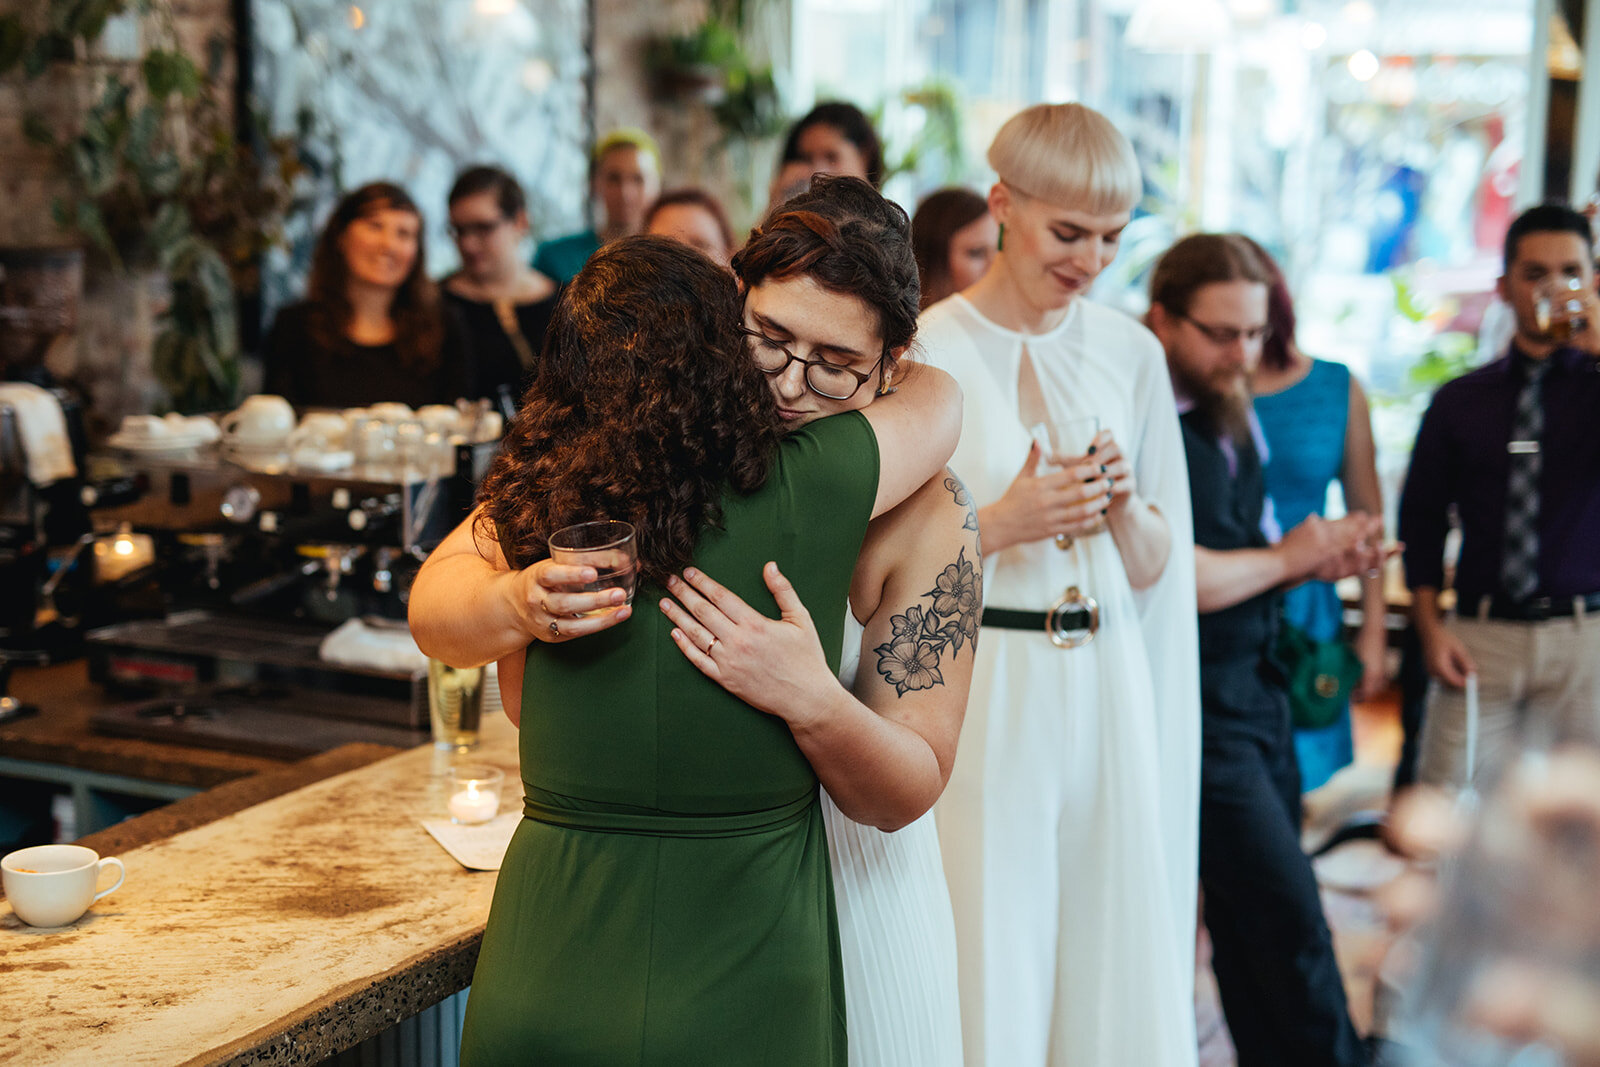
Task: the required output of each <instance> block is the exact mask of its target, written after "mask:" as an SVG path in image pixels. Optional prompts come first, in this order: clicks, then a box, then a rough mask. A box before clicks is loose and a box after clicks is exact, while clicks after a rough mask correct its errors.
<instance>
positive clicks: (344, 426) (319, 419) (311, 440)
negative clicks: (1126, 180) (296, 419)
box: [289, 411, 350, 448]
mask: <svg viewBox="0 0 1600 1067" xmlns="http://www.w3.org/2000/svg"><path fill="white" fill-rule="evenodd" d="M349 433H350V424H349V423H347V422H346V421H345V418H344V416H343V415H341V414H339V413H338V412H337V411H311V412H307V413H306V414H305V416H303V417H302V418H301V419H300V425H299V426H297V427H295V431H294V433H292V434H290V435H289V447H290V448H298V447H300V446H301V445H311V446H313V447H316V448H344V447H345V444H346V438H347V436H348V435H349Z"/></svg>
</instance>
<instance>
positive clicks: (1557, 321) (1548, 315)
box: [1533, 274, 1585, 344]
mask: <svg viewBox="0 0 1600 1067" xmlns="http://www.w3.org/2000/svg"><path fill="white" fill-rule="evenodd" d="M1533 319H1534V325H1536V326H1537V327H1538V328H1539V332H1540V333H1542V334H1544V335H1545V336H1547V337H1549V338H1550V339H1551V340H1552V341H1555V342H1557V343H1559V344H1565V343H1566V342H1568V341H1570V340H1572V339H1573V338H1574V337H1576V336H1578V334H1579V333H1581V332H1582V331H1583V329H1584V327H1585V323H1584V320H1583V279H1582V278H1573V277H1570V276H1568V275H1565V274H1561V275H1550V276H1548V277H1545V278H1542V279H1540V281H1539V283H1538V284H1537V285H1535V286H1534V287H1533Z"/></svg>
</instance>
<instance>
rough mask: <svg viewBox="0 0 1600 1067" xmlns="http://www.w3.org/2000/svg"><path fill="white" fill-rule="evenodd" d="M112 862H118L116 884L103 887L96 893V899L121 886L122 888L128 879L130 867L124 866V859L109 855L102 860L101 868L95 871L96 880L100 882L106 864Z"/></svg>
mask: <svg viewBox="0 0 1600 1067" xmlns="http://www.w3.org/2000/svg"><path fill="white" fill-rule="evenodd" d="M112 863H114V864H116V867H117V881H116V884H114V885H112V886H111V888H110V889H102V890H100V891H99V892H98V893H96V894H95V895H94V899H95V900H99V899H100V898H101V897H103V896H105V895H106V894H107V893H114V892H116V891H117V890H118V889H119V888H121V886H122V883H123V882H126V881H127V880H128V868H126V867H124V866H123V865H122V861H121V860H119V859H117V857H115V856H107V857H106V858H105V859H103V860H101V861H100V865H99V868H98V869H97V870H96V871H95V881H96V882H99V880H100V874H101V872H103V871H104V870H105V869H106V865H107V864H112Z"/></svg>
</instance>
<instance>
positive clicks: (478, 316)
mask: <svg viewBox="0 0 1600 1067" xmlns="http://www.w3.org/2000/svg"><path fill="white" fill-rule="evenodd" d="M560 296H561V291H560V290H559V289H557V290H556V291H555V292H553V293H551V294H550V295H549V296H547V297H545V298H544V299H543V300H536V301H534V302H533V303H530V304H517V305H516V306H515V307H514V308H513V309H512V310H513V312H514V313H515V315H516V319H517V332H518V334H520V336H521V340H522V342H523V347H524V350H523V351H518V348H519V346H518V344H517V341H516V340H514V339H513V338H512V337H511V335H510V334H508V333H507V332H506V329H505V327H504V326H502V325H501V323H500V315H499V313H498V312H496V311H495V308H494V305H493V304H492V303H490V302H488V301H485V300H469V299H468V298H466V297H464V296H461V295H460V294H459V293H453V292H451V291H450V290H449V289H445V290H444V299H445V303H446V305H447V306H449V307H450V308H452V309H453V310H454V311H455V313H456V316H457V318H458V319H459V320H460V322H461V326H462V329H463V330H464V331H465V333H466V338H467V345H468V346H469V347H470V348H471V350H472V359H473V363H474V364H475V366H476V370H477V380H476V384H475V391H474V395H476V396H486V397H489V398H490V399H491V400H494V401H495V402H496V403H497V404H498V405H499V406H500V407H501V408H502V409H503V410H505V412H506V414H507V415H510V414H511V413H512V412H513V411H515V409H516V407H517V404H518V403H519V402H520V401H521V399H522V394H523V393H524V392H526V391H527V388H528V385H529V383H530V382H531V381H532V378H533V372H534V370H535V369H536V368H535V366H534V365H533V361H534V360H535V359H537V357H538V356H539V354H540V352H542V351H543V350H544V334H545V330H546V329H548V328H549V326H550V316H551V315H552V314H554V313H555V309H556V300H557V299H558V298H559V297H560Z"/></svg>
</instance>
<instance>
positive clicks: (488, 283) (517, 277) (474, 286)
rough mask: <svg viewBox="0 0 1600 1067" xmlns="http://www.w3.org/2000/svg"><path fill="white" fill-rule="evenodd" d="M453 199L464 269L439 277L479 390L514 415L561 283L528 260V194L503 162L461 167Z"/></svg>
mask: <svg viewBox="0 0 1600 1067" xmlns="http://www.w3.org/2000/svg"><path fill="white" fill-rule="evenodd" d="M449 203H450V234H451V236H453V237H454V238H455V241H456V250H457V251H459V252H460V253H461V269H460V270H458V271H457V272H456V273H454V274H452V275H450V276H449V277H448V278H446V279H444V281H443V282H442V283H441V287H442V288H443V289H444V298H445V303H446V304H448V305H449V306H450V307H451V308H453V309H454V310H455V312H456V314H457V315H458V316H459V318H460V320H461V325H462V327H463V328H464V329H465V331H466V335H467V341H468V343H469V344H470V346H471V348H472V355H473V363H474V364H475V366H476V369H477V386H476V388H475V389H474V390H473V392H474V394H475V395H477V396H486V397H490V398H492V399H494V400H495V401H496V402H497V403H498V404H499V406H500V409H501V410H502V411H503V412H505V413H506V414H507V415H510V414H512V413H513V412H515V410H516V404H517V400H518V398H519V397H521V396H522V392H523V389H524V388H526V385H527V379H528V377H529V375H531V374H533V373H534V371H535V370H536V369H537V366H536V364H537V359H538V354H539V350H540V349H541V348H543V347H544V332H545V329H546V328H547V327H548V326H549V325H550V315H551V313H552V312H553V311H554V310H555V306H556V292H557V286H556V283H555V282H553V281H551V280H550V279H549V278H547V277H545V276H544V275H543V274H540V273H539V272H538V271H536V270H534V269H532V268H531V267H528V266H527V265H526V264H525V263H524V262H523V259H522V242H523V241H524V240H526V239H527V236H528V210H527V201H526V200H525V199H524V198H523V195H522V187H521V186H520V185H518V184H517V180H516V179H515V178H513V177H512V176H511V175H510V174H507V173H506V172H505V171H503V170H501V169H500V168H498V167H471V168H469V169H467V170H465V171H462V173H461V176H460V177H458V178H457V179H456V183H455V185H453V186H452V187H451V189H450V200H449Z"/></svg>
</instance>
